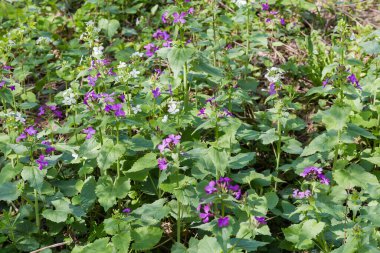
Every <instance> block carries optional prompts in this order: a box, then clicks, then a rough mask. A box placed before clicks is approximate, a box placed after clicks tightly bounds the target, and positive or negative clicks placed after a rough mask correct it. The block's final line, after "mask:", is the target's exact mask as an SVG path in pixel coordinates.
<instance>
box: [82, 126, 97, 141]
mask: <svg viewBox="0 0 380 253" xmlns="http://www.w3.org/2000/svg"><path fill="white" fill-rule="evenodd" d="M83 133H85V134H87V135H86V140H88V139H91V138H92V136H93V135H94V134H95V133H96V131H95V129H93V128H92V127H88V128H86V129H83Z"/></svg>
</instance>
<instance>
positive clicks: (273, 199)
mask: <svg viewBox="0 0 380 253" xmlns="http://www.w3.org/2000/svg"><path fill="white" fill-rule="evenodd" d="M265 198H266V199H267V206H268V208H269V209H273V208H275V207H276V205H277V203H278V200H279V198H278V196H277V194H276V193H275V192H267V193H265Z"/></svg>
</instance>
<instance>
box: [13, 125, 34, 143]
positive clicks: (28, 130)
mask: <svg viewBox="0 0 380 253" xmlns="http://www.w3.org/2000/svg"><path fill="white" fill-rule="evenodd" d="M36 134H37V130H36V129H34V127H33V126H30V127H27V128H25V129H24V131H23V133H21V134H20V135H19V136H18V137H17V138H16V142H20V141H21V140H23V139H26V137H28V135H29V136H34V135H36Z"/></svg>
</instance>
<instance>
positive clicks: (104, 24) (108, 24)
mask: <svg viewBox="0 0 380 253" xmlns="http://www.w3.org/2000/svg"><path fill="white" fill-rule="evenodd" d="M119 27H120V23H119V21H117V20H116V19H112V20H107V19H104V18H102V19H101V20H99V28H101V29H103V30H105V31H106V34H107V36H108V38H112V37H113V36H114V35H115V34H116V33H117V29H119Z"/></svg>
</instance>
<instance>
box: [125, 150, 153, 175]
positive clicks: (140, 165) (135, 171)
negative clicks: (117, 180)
mask: <svg viewBox="0 0 380 253" xmlns="http://www.w3.org/2000/svg"><path fill="white" fill-rule="evenodd" d="M156 157H157V155H156V154H154V153H147V154H145V155H144V156H143V157H140V158H139V159H138V160H137V161H136V162H135V163H134V164H133V166H132V168H131V169H130V170H128V171H127V172H126V173H125V174H126V175H127V176H128V177H129V178H131V179H133V180H137V181H144V180H145V179H146V178H147V176H148V174H149V171H150V170H152V169H153V168H155V167H157V158H156Z"/></svg>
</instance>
